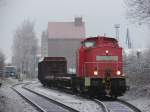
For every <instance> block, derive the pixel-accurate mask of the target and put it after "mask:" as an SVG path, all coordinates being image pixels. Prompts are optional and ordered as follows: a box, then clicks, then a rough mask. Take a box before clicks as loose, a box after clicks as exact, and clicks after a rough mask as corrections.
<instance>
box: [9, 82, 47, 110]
mask: <svg viewBox="0 0 150 112" xmlns="http://www.w3.org/2000/svg"><path fill="white" fill-rule="evenodd" d="M22 84H23V83H22ZM17 85H19V84H16V85H13V86H12V87H11V88H12V89H13V90H14V91H15V92H16V93H17V94H19V95H20V96H21V97H23V98H24V99H25V100H27V101H28V102H29V103H30V104H31V105H32V106H34V107H35V108H37V109H38V111H39V110H40V111H41V112H47V111H46V110H44V109H43V108H42V107H40V106H39V105H38V104H36V103H35V102H33V101H32V100H30V99H29V98H27V97H25V96H24V95H23V94H21V93H20V92H19V91H17V90H16V89H15V88H14V87H15V86H17Z"/></svg>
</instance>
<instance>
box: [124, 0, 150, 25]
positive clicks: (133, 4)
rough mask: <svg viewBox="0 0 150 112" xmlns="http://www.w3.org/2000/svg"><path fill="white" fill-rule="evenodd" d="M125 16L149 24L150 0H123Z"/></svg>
mask: <svg viewBox="0 0 150 112" xmlns="http://www.w3.org/2000/svg"><path fill="white" fill-rule="evenodd" d="M125 3H126V5H127V6H128V9H127V16H128V17H129V18H132V19H133V20H135V21H136V22H138V23H140V24H141V23H146V24H150V0H125Z"/></svg>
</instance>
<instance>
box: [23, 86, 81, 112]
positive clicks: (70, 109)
mask: <svg viewBox="0 0 150 112" xmlns="http://www.w3.org/2000/svg"><path fill="white" fill-rule="evenodd" d="M22 88H24V89H26V90H28V91H30V92H32V93H34V94H37V95H39V96H41V97H43V98H45V99H47V100H49V101H51V102H53V103H55V104H56V105H59V106H61V107H63V108H65V109H67V110H69V111H70V112H79V111H78V110H76V109H73V108H71V107H69V106H67V105H65V104H63V103H61V102H58V101H56V100H53V99H51V98H49V97H47V96H46V95H42V94H39V93H37V92H35V91H33V90H31V89H29V88H27V87H25V86H23V87H22Z"/></svg>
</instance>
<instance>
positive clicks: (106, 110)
mask: <svg viewBox="0 0 150 112" xmlns="http://www.w3.org/2000/svg"><path fill="white" fill-rule="evenodd" d="M93 100H94V102H96V103H97V104H99V105H101V107H102V109H103V111H104V112H109V110H108V108H107V106H106V105H105V104H104V103H103V102H102V101H100V100H98V99H93Z"/></svg>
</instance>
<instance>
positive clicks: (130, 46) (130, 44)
mask: <svg viewBox="0 0 150 112" xmlns="http://www.w3.org/2000/svg"><path fill="white" fill-rule="evenodd" d="M126 44H127V47H128V48H129V49H131V48H132V42H131V38H130V34H129V29H128V28H127V34H126Z"/></svg>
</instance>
